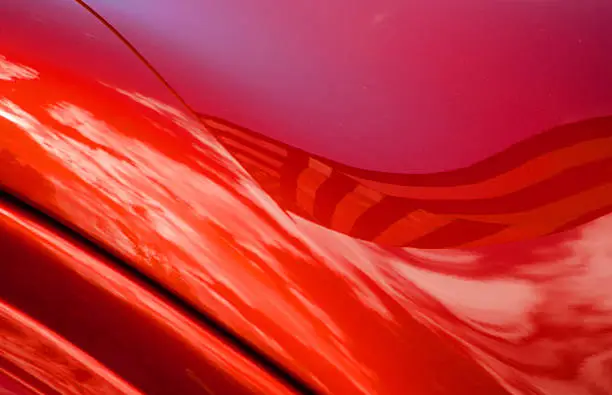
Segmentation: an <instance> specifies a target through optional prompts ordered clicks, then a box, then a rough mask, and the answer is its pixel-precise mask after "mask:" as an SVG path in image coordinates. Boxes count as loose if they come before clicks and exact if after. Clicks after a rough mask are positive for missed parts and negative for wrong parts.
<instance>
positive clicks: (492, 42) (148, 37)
mask: <svg viewBox="0 0 612 395" xmlns="http://www.w3.org/2000/svg"><path fill="white" fill-rule="evenodd" d="M88 3H89V4H91V5H92V6H93V7H94V8H95V9H96V10H98V11H99V12H100V13H101V14H102V15H103V16H104V17H105V18H107V19H108V20H109V21H110V22H111V23H113V24H114V25H115V26H116V27H117V28H118V29H119V30H120V31H121V32H122V33H123V34H124V35H125V36H126V37H127V38H128V39H129V40H130V41H131V42H132V43H133V44H135V45H136V47H138V49H139V50H140V51H141V52H142V53H143V54H144V55H145V57H146V58H148V59H149V60H150V61H151V63H152V64H153V65H154V66H155V67H156V68H157V69H158V70H159V71H160V72H161V73H162V74H163V76H164V77H165V78H166V79H167V80H168V81H169V82H170V83H171V85H172V86H173V87H175V88H176V89H177V90H178V92H179V93H180V94H181V95H182V96H183V97H184V98H186V99H187V101H188V102H189V103H191V104H192V106H194V107H195V109H197V110H198V111H200V112H203V113H206V114H210V115H214V116H217V117H221V118H225V119H227V120H229V121H231V122H234V123H237V124H240V125H241V126H244V127H247V128H250V129H253V130H255V131H258V132H261V133H264V134H266V135H268V136H270V137H273V138H275V139H278V140H281V141H283V142H286V143H288V144H291V145H294V146H297V147H300V148H303V149H305V150H307V151H310V152H313V153H316V154H319V155H322V156H325V157H327V158H329V159H333V160H337V161H339V162H343V163H345V164H349V165H353V166H356V167H361V168H366V169H371V170H381V171H394V172H412V173H429V172H437V171H445V170H452V169H456V168H460V167H464V166H467V165H470V164H472V163H474V162H477V161H479V160H482V159H484V158H486V157H488V156H490V155H492V154H493V153H495V152H499V151H501V150H503V149H504V148H506V147H508V146H509V145H511V144H513V143H515V142H517V141H520V140H522V139H525V138H527V137H529V136H532V135H534V134H537V133H539V132H541V131H543V130H545V129H547V128H551V127H553V126H556V125H559V124H563V123H567V122H573V121H577V120H580V119H584V118H590V117H596V116H601V115H607V114H610V113H612V73H611V72H610V70H611V69H612V23H610V15H612V3H609V2H602V1H595V0H586V1H581V2H575V1H556V2H540V1H538V2H532V1H508V2H491V1H484V0H477V1H469V2H457V1H450V0H437V1H425V0H422V1H404V0H382V1H378V2H370V1H365V0H357V1H354V0H353V1H348V0H334V1H326V2H317V3H313V2H278V1H273V0H262V1H258V2H255V3H253V2H249V1H244V0H226V1H223V2H203V1H200V0H173V1H158V2H151V1H149V0H133V1H130V2H125V1H119V0H115V1H108V0H104V1H103V0H90V1H88Z"/></svg>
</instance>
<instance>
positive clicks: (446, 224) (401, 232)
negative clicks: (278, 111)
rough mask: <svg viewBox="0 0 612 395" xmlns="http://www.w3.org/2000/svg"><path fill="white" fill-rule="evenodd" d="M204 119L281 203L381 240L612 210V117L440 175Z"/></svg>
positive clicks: (507, 227)
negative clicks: (361, 165) (366, 166)
mask: <svg viewBox="0 0 612 395" xmlns="http://www.w3.org/2000/svg"><path fill="white" fill-rule="evenodd" d="M202 120H203V122H204V123H205V124H206V126H207V127H208V128H209V129H210V130H211V131H212V132H213V133H214V134H215V135H216V136H217V138H218V139H219V140H220V141H221V143H222V144H223V145H224V146H225V147H226V148H227V149H228V150H229V151H230V152H231V153H232V154H233V155H234V156H235V158H236V159H237V160H238V161H239V162H240V163H241V164H242V165H243V166H244V167H245V169H246V170H247V171H249V172H250V173H251V174H252V176H253V177H254V178H255V179H256V180H257V181H258V182H259V183H260V185H261V186H262V188H263V189H264V190H266V191H267V192H268V193H269V194H270V195H271V196H272V197H273V198H274V199H275V200H276V201H277V202H278V203H279V204H280V205H281V207H283V208H285V209H287V210H289V211H292V212H295V213H296V214H298V215H301V216H304V217H306V218H308V219H310V220H312V221H314V222H316V223H318V224H320V225H322V226H325V227H328V228H331V229H333V230H336V231H339V232H342V233H346V234H349V235H351V236H354V237H356V238H359V239H363V240H368V241H373V242H375V243H379V244H382V245H387V246H401V247H417V248H451V247H476V246H483V245H489V244H496V243H503V242H509V241H515V240H521V239H528V238H533V237H537V236H544V235H548V234H551V233H555V232H559V231H563V230H567V229H570V228H573V227H576V226H579V225H581V224H584V223H586V222H589V221H591V220H593V219H596V218H598V217H600V216H603V215H605V214H607V213H609V212H611V211H612V117H602V118H594V119H589V120H585V121H581V122H577V123H572V124H567V125H563V126H559V127H556V128H553V129H551V130H548V131H545V132H543V133H540V134H538V135H536V136H534V137H532V138H530V139H527V140H524V141H521V142H519V143H517V144H514V145H513V146H511V147H509V148H508V149H506V150H504V151H502V152H500V153H497V154H495V155H493V156H491V157H489V158H487V159H485V160H483V161H481V162H478V163H476V164H473V165H471V166H468V167H465V168H461V169H457V170H453V171H448V172H441V173H432V174H395V173H385V172H376V171H369V170H363V169H358V168H354V167H350V166H346V165H343V164H340V163H336V162H333V161H330V160H327V159H324V158H321V157H318V156H316V155H312V154H309V153H307V152H304V151H302V150H299V149H296V148H293V147H290V146H288V145H285V144H283V143H280V142H278V141H275V140H272V139H270V138H267V137H265V136H262V135H260V134H258V133H255V132H252V131H249V130H247V129H244V128H241V127H238V126H236V125H232V124H230V123H228V122H226V121H223V120H220V119H217V118H212V117H207V116H202Z"/></svg>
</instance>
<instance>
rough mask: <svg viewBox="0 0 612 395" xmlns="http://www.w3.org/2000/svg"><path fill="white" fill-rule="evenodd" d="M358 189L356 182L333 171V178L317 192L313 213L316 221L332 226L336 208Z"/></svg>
mask: <svg viewBox="0 0 612 395" xmlns="http://www.w3.org/2000/svg"><path fill="white" fill-rule="evenodd" d="M356 187H357V182H356V181H355V180H353V179H352V178H350V177H347V176H346V175H344V174H342V173H339V172H337V171H335V170H334V171H332V174H331V176H329V177H328V178H327V180H325V181H324V182H323V184H321V186H319V189H318V190H317V193H316V196H315V202H314V212H313V213H312V214H313V217H314V218H315V220H316V221H317V222H319V223H320V224H321V225H323V226H330V225H331V220H332V216H333V215H334V211H335V210H336V206H337V205H338V203H340V201H341V200H342V199H343V198H344V197H345V196H346V194H347V193H349V192H352V191H353V190H354V189H355V188H356ZM341 209H342V208H340V210H341Z"/></svg>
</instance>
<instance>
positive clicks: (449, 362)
mask: <svg viewBox="0 0 612 395" xmlns="http://www.w3.org/2000/svg"><path fill="white" fill-rule="evenodd" d="M3 7H5V6H3ZM5 8H6V10H7V12H6V13H4V14H0V22H2V26H3V29H5V31H8V32H10V33H9V34H3V35H0V55H2V58H0V62H1V63H0V95H1V97H0V130H1V131H2V133H1V134H0V147H2V150H3V152H2V154H1V155H0V165H1V166H0V169H2V170H0V171H1V172H0V184H1V185H2V188H3V189H5V190H8V191H10V192H12V193H13V194H15V195H17V196H19V197H20V198H22V199H25V200H27V201H28V202H30V203H31V204H33V205H35V206H36V207H38V208H39V209H41V210H43V211H44V212H46V213H48V214H50V215H52V216H53V217H55V218H56V219H58V220H61V221H62V222H63V223H65V224H67V225H68V226H70V227H72V228H74V229H76V230H77V231H79V232H81V233H82V234H83V235H86V236H87V237H89V238H90V239H92V240H94V241H95V242H97V243H99V244H100V245H101V246H103V247H104V248H106V249H107V250H109V251H111V252H113V253H114V254H115V255H117V256H119V257H121V258H122V259H123V260H124V261H125V262H127V263H128V264H129V265H131V266H132V267H134V268H136V269H138V270H139V271H140V272H141V273H144V274H146V275H147V276H149V277H150V278H152V279H154V280H155V281H156V282H158V283H159V284H162V285H163V286H164V287H166V288H167V289H169V290H171V291H172V292H173V293H175V294H176V295H178V296H180V297H181V298H183V299H184V300H185V301H187V302H188V303H190V304H191V305H192V306H194V307H195V308H196V309H198V310H199V311H200V312H202V313H204V314H207V315H209V316H211V317H213V318H214V319H215V320H217V321H218V322H222V323H223V324H224V325H225V326H226V327H227V328H228V329H229V330H231V331H232V332H233V333H235V334H238V335H239V336H241V337H242V338H244V339H245V340H246V341H247V342H248V343H250V344H251V345H253V346H254V347H256V348H257V349H258V350H260V351H261V352H262V353H263V354H265V355H266V356H267V357H268V358H270V359H272V360H273V361H275V362H276V363H277V364H279V365H280V366H281V367H282V368H283V369H285V370H287V371H289V372H291V373H292V374H294V375H296V376H297V377H300V378H301V379H302V380H304V381H305V382H306V383H308V385H310V386H312V387H313V388H314V389H315V390H316V391H318V392H324V393H334V394H335V393H342V394H344V393H347V394H348V393H372V394H373V393H381V394H404V393H419V394H441V393H442V394H456V393H471V394H483V395H484V394H486V395H489V394H497V393H508V392H514V393H529V392H532V393H533V392H536V393H538V392H540V393H546V394H559V393H571V394H589V393H597V391H600V392H601V391H604V392H606V391H608V392H609V391H611V390H612V383H610V382H609V375H607V374H606V372H607V370H606V369H608V367H607V366H609V365H607V364H608V363H609V358H610V354H611V353H612V351H611V345H612V325H611V324H610V320H609V317H610V314H611V313H612V312H611V311H610V305H611V304H610V300H612V293H611V292H610V291H609V287H607V286H606V284H607V283H608V281H609V278H610V275H611V274H610V269H609V268H610V267H612V266H611V265H610V264H609V263H610V256H611V255H612V252H611V251H610V248H612V244H611V243H610V242H609V240H608V236H607V235H608V234H609V233H610V226H611V222H610V221H612V217H611V216H609V215H608V216H605V217H602V218H600V219H598V220H596V221H593V222H591V223H589V224H587V225H584V226H583V227H581V228H578V229H573V230H570V231H567V232H564V233H561V234H558V235H555V236H549V237H541V238H537V239H534V240H530V241H525V242H520V243H513V244H508V245H499V246H491V247H487V248H479V249H475V248H471V249H461V250H459V249H447V250H439V251H432V250H418V249H408V248H406V249H392V248H382V247H378V246H375V245H373V244H369V243H365V242H361V241H358V240H356V239H353V238H350V237H347V236H343V235H340V234H338V233H335V232H332V231H329V230H327V229H325V228H322V227H319V226H316V225H314V224H312V223H310V222H308V221H305V220H303V219H301V218H299V217H296V216H293V215H288V214H287V213H286V212H284V211H282V210H281V209H280V208H279V207H278V206H277V205H276V204H275V203H274V202H273V201H272V200H271V199H270V197H269V196H268V195H267V194H265V193H264V192H263V191H262V189H261V188H260V187H259V186H258V185H257V184H256V183H255V182H254V181H253V179H252V178H251V177H250V176H249V174H247V173H246V172H245V171H244V170H243V169H242V168H241V167H240V165H239V164H238V162H237V161H236V160H235V159H233V158H232V157H231V156H230V155H229V154H228V152H227V151H226V150H225V149H224V148H223V147H222V146H221V145H220V144H219V143H218V142H217V141H216V140H215V139H214V138H213V136H212V135H211V134H210V133H208V131H207V130H206V129H205V128H204V127H203V126H202V124H201V123H200V122H199V121H198V120H197V119H195V118H193V117H192V116H191V115H189V114H188V113H186V112H185V111H184V109H183V108H182V107H180V104H179V103H178V102H177V101H176V100H174V99H173V97H172V96H171V95H169V94H168V92H167V91H166V90H165V89H164V88H163V85H161V83H159V81H157V80H156V79H155V76H154V75H153V74H151V73H150V72H149V70H148V69H147V68H146V67H145V66H144V65H143V64H142V63H141V62H140V61H139V60H138V59H137V58H136V57H135V56H134V55H133V54H132V53H130V51H129V50H128V49H127V48H126V47H125V46H124V45H123V43H121V42H120V41H119V40H118V39H117V38H116V37H115V36H113V35H112V34H111V33H110V32H109V31H108V30H106V29H105V28H104V26H102V25H101V24H99V22H98V21H97V20H96V19H95V18H93V17H92V16H91V15H89V14H87V13H86V12H85V11H84V10H83V9H80V8H78V7H77V5H76V4H72V3H67V2H63V1H59V0H58V1H47V2H45V3H44V4H41V3H38V2H36V7H34V1H33V0H32V1H21V2H19V3H12V4H11V5H10V6H6V7H5ZM60 26H61V28H60ZM143 31H146V29H145V30H143ZM38 37H45V42H44V43H43V42H42V41H41V40H38V39H37V38H38ZM110 60H112V62H110ZM215 94H216V93H215ZM204 111H205V110H204ZM219 115H221V114H219ZM608 187H609V186H608ZM608 189H609V188H608ZM19 229H20V228H17V229H16V230H14V231H18V230H19ZM23 230H24V231H26V230H28V228H27V227H23ZM47 232H48V230H47ZM18 239H20V240H22V242H23V243H26V244H27V245H28V246H29V247H28V248H19V247H18V245H16V244H15V243H6V244H4V243H3V245H2V246H3V248H6V249H11V248H12V249H13V251H37V250H36V248H34V247H36V246H37V245H38V246H39V247H40V248H43V247H45V244H44V243H42V241H44V238H41V237H40V235H36V237H26V236H25V235H23V237H21V238H18ZM47 247H48V245H47ZM41 251H42V252H44V249H43V250H41ZM42 252H41V253H42ZM83 254H85V255H88V253H87V252H83V251H82V250H81V249H80V248H74V249H71V250H69V253H65V254H63V255H62V256H63V259H62V260H61V261H58V260H57V259H56V258H53V259H54V260H51V258H52V257H53V255H45V259H40V260H34V259H32V260H31V261H29V262H30V265H34V264H35V263H36V264H39V265H47V266H48V270H60V269H61V268H63V267H65V266H66V264H70V265H69V266H70V267H71V268H72V269H73V270H74V269H76V268H77V267H81V266H78V265H77V263H78V262H77V260H75V259H74V257H80V256H82V255H83ZM91 259H93V262H94V263H95V262H97V260H98V259H101V258H91ZM88 262H89V261H88ZM30 265H25V266H24V267H19V266H15V267H8V266H7V265H3V266H2V269H3V270H30ZM62 265H63V266H62ZM70 267H69V268H70ZM100 267H105V268H106V270H115V269H112V268H110V266H108V265H102V266H100ZM93 275H94V274H92V276H93ZM15 278H17V279H22V280H23V281H24V283H25V284H24V285H23V286H24V287H25V286H27V281H25V279H27V276H20V275H16V276H15ZM97 278H99V277H97ZM122 278H123V277H122ZM42 280H44V279H42ZM80 281H83V280H80ZM125 281H127V283H126V284H127V285H126V288H125V289H126V290H129V291H132V290H137V289H140V288H139V287H143V286H142V285H140V284H137V283H134V282H133V280H129V279H127V280H125ZM51 283H52V284H50V285H49V286H51V285H54V286H57V285H58V284H61V283H60V282H57V281H52V282H51ZM88 284H91V283H88ZM90 287H91V286H90ZM20 289H21V287H15V288H14V289H13V290H12V291H11V292H13V295H15V296H14V299H13V301H12V302H11V305H13V306H18V305H24V306H26V305H27V309H26V308H25V307H23V310H27V314H28V315H30V316H31V317H32V318H34V319H35V320H38V321H41V322H42V323H43V324H45V326H48V327H49V328H50V329H52V330H54V331H56V332H57V333H58V334H59V335H61V336H62V337H65V338H66V339H68V340H69V341H70V342H72V343H73V344H75V345H77V346H79V347H80V348H82V349H83V350H84V351H86V352H87V353H90V354H91V355H94V356H95V357H96V358H97V359H98V360H99V361H100V362H101V363H102V364H104V365H105V366H106V367H107V368H108V369H110V370H112V371H113V372H115V373H116V374H118V375H120V376H121V377H122V378H123V379H125V380H126V381H128V382H129V383H130V384H132V385H134V386H135V387H137V388H147V389H148V388H152V389H155V388H157V386H158V385H160V382H165V383H170V382H173V381H172V378H171V377H170V378H168V377H169V376H163V375H161V374H160V375H158V374H156V373H152V374H151V372H163V373H164V374H166V375H173V374H176V375H177V376H175V377H179V376H178V375H179V374H184V373H185V370H184V369H182V368H180V369H179V368H178V367H177V366H174V365H175V364H180V363H188V358H186V357H184V356H178V357H176V358H167V357H165V356H164V355H163V353H164V352H170V351H171V350H175V349H176V348H175V347H170V346H168V347H167V348H166V347H164V346H163V345H161V346H159V347H157V345H156V347H154V348H151V349H147V350H146V351H142V352H138V353H136V352H134V353H131V352H130V353H122V351H120V350H118V348H117V347H109V348H106V349H105V350H107V351H106V354H105V355H104V358H102V357H101V356H100V353H101V352H102V351H101V350H99V349H98V350H97V351H96V349H95V347H94V348H92V346H91V344H89V343H88V344H89V345H88V346H87V347H86V346H85V345H84V343H83V342H85V340H83V339H84V338H87V337H88V336H89V335H88V334H89V333H90V332H89V331H90V330H94V329H95V328H91V327H85V326H81V322H79V319H78V318H77V317H79V316H80V315H79V313H77V312H73V313H71V314H75V315H73V316H68V315H66V316H64V315H56V314H53V313H52V311H51V310H49V309H46V306H45V305H44V304H43V303H41V298H42V296H41V298H39V297H33V296H32V295H31V294H19V290H20ZM40 289H41V291H40V292H42V293H44V290H45V288H44V287H41V288H40ZM96 289H98V290H99V292H100V293H101V294H102V295H104V297H105V299H100V300H99V302H98V304H97V306H99V309H98V310H99V311H106V312H107V314H108V315H107V316H105V318H107V319H108V323H106V325H111V324H112V325H113V328H112V329H109V331H107V332H105V333H106V334H108V333H114V332H113V329H115V328H117V327H121V328H123V327H124V326H125V327H127V328H132V330H134V331H135V330H136V329H137V328H143V327H147V328H148V327H149V325H145V324H144V322H145V321H147V320H148V321H147V322H152V323H154V326H153V327H154V328H155V327H157V328H168V329H167V330H168V331H170V332H171V333H172V335H169V336H168V337H167V338H166V339H170V340H172V341H175V342H179V343H180V342H182V343H181V344H183V345H184V344H187V346H185V347H187V348H188V350H189V352H192V353H193V354H192V355H193V358H197V359H198V360H199V361H205V362H206V363H204V362H202V365H199V366H200V367H201V368H202V375H205V374H206V371H207V367H210V366H213V365H214V361H212V362H211V361H210V360H209V359H207V358H208V357H209V354H208V352H209V351H210V349H208V348H198V347H188V346H189V344H193V343H189V341H188V340H185V339H184V338H182V337H180V334H181V333H183V334H184V333H185V332H183V331H174V332H173V331H172V330H171V329H170V328H174V327H175V325H176V322H175V321H173V320H169V319H165V318H160V317H159V316H158V315H156V314H155V313H154V312H153V311H152V310H151V309H148V310H147V308H146V306H145V307H141V309H142V310H140V311H141V313H139V314H134V315H131V314H127V313H125V314H119V312H118V311H117V310H116V309H109V307H108V306H110V305H109V303H110V300H111V299H112V297H113V295H114V294H113V293H112V292H111V290H114V288H113V287H110V286H105V287H102V288H96ZM62 291H63V292H66V293H69V292H75V288H73V287H68V286H66V287H63V288H62ZM2 292H5V291H4V289H3V290H2ZM147 292H149V291H147ZM0 295H1V296H0V298H2V299H5V298H7V294H4V293H3V294H0ZM149 295H150V292H149ZM151 297H152V298H158V297H157V296H155V295H151ZM114 300H117V298H115V299H114ZM138 300H140V299H138ZM119 301H121V303H123V305H124V306H128V307H131V308H133V309H136V308H137V307H138V306H141V305H136V304H134V305H132V304H131V303H132V302H134V303H136V302H137V301H136V300H132V299H129V300H127V301H125V300H123V301H122V299H120V298H119ZM85 302H87V303H80V306H81V307H80V309H81V310H77V311H80V312H81V313H80V314H81V315H82V314H84V311H86V308H87V307H88V306H89V304H88V303H89V301H85ZM117 303H119V302H117ZM65 305H66V306H69V305H70V304H69V303H66V304H65ZM568 306H570V308H569V309H568V308H567V307H568ZM71 311H72V310H71V309H69V308H66V309H65V312H66V313H65V314H68V312H71ZM42 317H44V318H45V319H44V320H43V319H42ZM183 318H184V319H188V320H189V322H190V323H191V325H194V330H196V329H197V330H199V331H204V329H202V328H201V326H197V327H196V326H195V325H196V324H195V323H194V322H193V321H192V320H190V319H189V318H185V317H183ZM92 319H93V318H92ZM125 320H133V321H128V322H135V321H136V320H141V321H140V323H139V324H133V325H126V324H127V323H126V322H124V321H125ZM47 321H48V322H53V325H51V324H50V323H48V322H47ZM60 329H61V330H60ZM94 333H96V332H94ZM139 333H142V332H139ZM131 334H132V335H131V336H133V337H132V338H133V339H135V341H136V340H138V337H137V336H136V335H135V333H134V332H131ZM125 336H128V335H125ZM79 339H80V340H79ZM100 339H102V340H104V341H109V342H110V341H111V340H112V339H109V337H108V335H102V334H101V335H100ZM140 340H141V341H143V342H144V341H145V340H146V339H145V340H143V339H140ZM170 340H168V341H170ZM208 340H210V341H211V342H215V338H214V337H212V336H210V337H208ZM216 340H217V342H219V340H218V339H216ZM138 344H142V343H138ZM168 344H169V343H168ZM215 344H219V343H215ZM225 346H227V345H225ZM219 347H222V345H219ZM186 352H187V351H186ZM228 352H230V351H228ZM143 354H145V355H147V356H150V358H149V359H147V361H148V364H147V366H146V367H144V366H143V367H142V369H141V370H135V369H136V368H137V367H140V366H139V365H138V363H134V364H130V365H129V366H130V367H132V369H134V370H130V368H126V367H125V366H124V367H122V366H121V364H120V363H119V361H118V360H119V359H121V358H126V357H127V358H132V360H133V361H136V360H137V359H138V358H140V357H142V355H143ZM233 355H235V354H233ZM169 360H170V361H171V364H170V363H168V361H169ZM242 362H243V363H245V364H247V365H248V366H251V368H253V369H256V367H254V366H253V365H251V364H250V363H249V362H248V361H245V360H242ZM171 365H172V366H171ZM175 368H176V369H175ZM212 370H214V369H212ZM212 370H211V371H212ZM225 371H226V373H227V375H228V376H229V377H231V378H232V380H239V378H240V376H241V374H240V373H238V372H236V371H235V370H232V369H226V370H225ZM256 371H257V370H252V372H256ZM222 373H223V372H216V371H215V372H214V374H222ZM211 374H213V373H211ZM214 374H213V376H210V377H212V378H211V380H212V381H213V382H215V379H214ZM198 376H199V375H198ZM253 377H255V379H254V380H255V381H257V379H259V380H263V382H264V383H267V384H269V385H274V384H273V383H274V381H273V380H266V379H265V378H266V377H268V376H267V375H266V373H265V371H263V370H260V371H257V373H255V374H254V376H253ZM165 380H167V381H165ZM239 382H240V381H239ZM189 384H191V383H190V382H186V383H183V385H189ZM244 385H245V386H246V384H244ZM244 388H248V387H244Z"/></svg>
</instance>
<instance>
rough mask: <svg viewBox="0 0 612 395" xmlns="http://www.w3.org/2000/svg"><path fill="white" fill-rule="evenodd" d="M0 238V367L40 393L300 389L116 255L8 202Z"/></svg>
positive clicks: (0, 207) (1, 214)
mask: <svg viewBox="0 0 612 395" xmlns="http://www.w3.org/2000/svg"><path fill="white" fill-rule="evenodd" d="M0 240H2V243H0V256H2V264H1V265H0V277H1V278H2V281H3V283H2V292H1V294H0V296H1V298H2V299H1V300H0V368H3V369H4V368H6V369H7V370H10V371H11V373H12V376H13V377H17V378H18V379H20V381H21V382H25V383H27V384H28V385H30V386H31V387H34V388H36V389H37V390H38V391H40V393H45V394H51V393H59V394H72V393H74V394H76V393H87V394H100V393H104V394H108V393H121V394H140V393H147V394H148V393H151V394H153V393H158V394H167V393H181V394H199V393H213V394H220V393H236V394H243V393H244V394H250V393H266V394H268V393H269V394H289V393H293V391H292V390H291V389H290V388H288V387H287V386H286V385H284V384H282V383H281V382H280V381H279V380H278V379H277V378H275V377H273V376H270V375H269V374H268V373H267V372H266V371H265V370H263V369H261V368H260V367H259V366H257V365H256V364H255V363H254V362H253V361H251V360H249V359H248V357H246V356H244V355H241V353H240V351H239V350H237V349H235V348H234V347H232V345H230V344H228V343H227V342H226V341H224V340H222V339H220V338H219V337H218V334H216V333H214V332H211V331H209V330H206V329H204V328H203V327H202V325H200V324H199V323H198V322H197V321H195V320H194V319H193V317H190V316H189V314H186V313H185V312H183V311H181V310H180V309H178V308H177V307H175V306H173V305H172V303H170V302H169V301H168V300H166V299H165V298H164V297H163V296H161V295H156V293H155V290H154V289H151V287H150V286H147V285H146V284H145V283H143V282H142V281H139V280H137V279H135V278H133V276H130V275H129V273H127V272H125V271H124V270H121V269H119V268H117V265H116V264H115V263H113V262H109V260H108V258H105V257H103V256H101V255H100V254H97V253H95V252H93V251H91V248H88V247H87V246H86V245H83V243H79V242H77V241H74V240H70V238H69V237H67V236H66V235H65V234H64V235H62V233H61V232H57V231H56V230H54V229H52V228H50V227H49V224H48V223H44V222H42V223H41V220H40V219H38V220H37V219H36V218H33V217H32V216H31V215H28V214H27V213H25V212H24V211H23V210H22V209H20V208H18V207H15V206H14V205H11V204H9V203H6V202H2V203H1V204H0ZM23 312H27V313H28V314H30V315H32V316H35V317H37V319H38V320H39V321H40V322H41V323H39V322H35V321H34V320H33V319H31V318H29V317H27V316H26V315H25V313H23ZM57 333H61V335H62V336H59V335H58V334H57ZM94 358H95V359H94ZM0 372H1V371H0ZM128 382H129V383H130V384H128Z"/></svg>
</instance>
